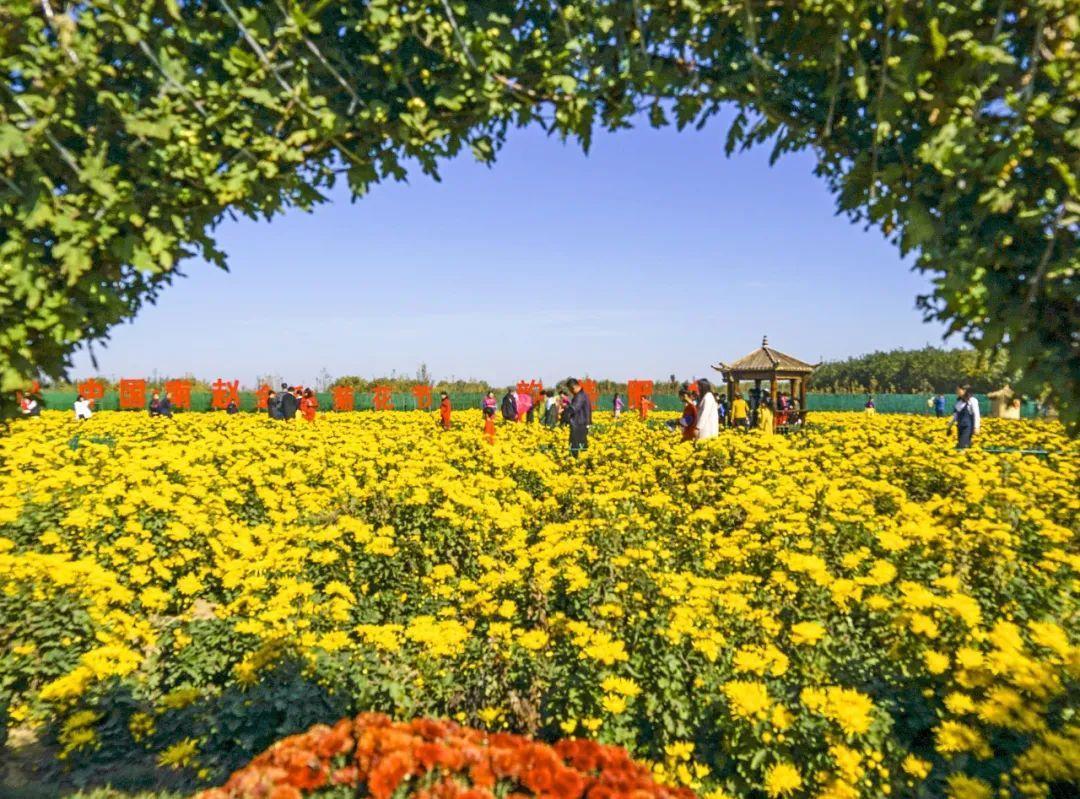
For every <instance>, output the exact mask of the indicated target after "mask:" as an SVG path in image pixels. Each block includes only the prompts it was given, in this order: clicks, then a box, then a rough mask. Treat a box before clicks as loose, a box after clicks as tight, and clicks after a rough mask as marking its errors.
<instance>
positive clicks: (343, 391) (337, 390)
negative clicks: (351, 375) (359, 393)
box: [330, 386, 356, 411]
mask: <svg viewBox="0 0 1080 799" xmlns="http://www.w3.org/2000/svg"><path fill="white" fill-rule="evenodd" d="M330 393H331V394H332V395H333V397H334V410H335V411H351V410H352V409H353V403H354V398H355V396H356V391H355V390H354V389H353V387H352V386H334V387H333V388H332V389H331V390H330Z"/></svg>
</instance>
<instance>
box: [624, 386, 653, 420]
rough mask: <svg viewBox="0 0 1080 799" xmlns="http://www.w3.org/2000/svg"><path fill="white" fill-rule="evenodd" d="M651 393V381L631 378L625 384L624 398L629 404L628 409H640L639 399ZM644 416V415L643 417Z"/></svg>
mask: <svg viewBox="0 0 1080 799" xmlns="http://www.w3.org/2000/svg"><path fill="white" fill-rule="evenodd" d="M652 393H653V381H651V380H631V381H630V382H628V383H627V384H626V399H627V402H628V403H629V404H630V410H641V400H642V399H643V398H645V397H651V396H652ZM643 418H644V417H643Z"/></svg>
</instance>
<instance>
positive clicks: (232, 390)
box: [210, 377, 240, 411]
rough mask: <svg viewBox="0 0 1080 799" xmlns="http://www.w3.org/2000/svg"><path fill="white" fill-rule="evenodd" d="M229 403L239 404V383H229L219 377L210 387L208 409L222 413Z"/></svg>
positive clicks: (234, 381)
mask: <svg viewBox="0 0 1080 799" xmlns="http://www.w3.org/2000/svg"><path fill="white" fill-rule="evenodd" d="M230 402H235V403H236V404H237V405H239V404H240V381H239V380H233V381H232V382H231V383H229V382H227V381H225V380H222V379H221V378H220V377H219V378H218V379H217V380H215V381H214V383H213V385H211V386H210V407H211V408H214V409H216V410H219V411H223V410H225V408H227V407H228V405H229V403H230Z"/></svg>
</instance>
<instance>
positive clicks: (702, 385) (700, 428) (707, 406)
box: [694, 378, 720, 441]
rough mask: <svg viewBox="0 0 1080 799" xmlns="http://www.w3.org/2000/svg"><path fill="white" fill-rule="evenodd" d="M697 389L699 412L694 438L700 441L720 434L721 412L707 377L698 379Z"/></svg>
mask: <svg viewBox="0 0 1080 799" xmlns="http://www.w3.org/2000/svg"><path fill="white" fill-rule="evenodd" d="M697 390H698V406H697V408H698V413H697V427H696V428H695V430H694V438H696V439H697V440H698V441H704V440H705V439H707V438H716V437H717V436H718V435H720V412H719V410H718V408H717V405H716V396H715V395H714V394H713V388H712V384H711V383H709V381H708V380H706V379H705V378H701V380H698V381H697Z"/></svg>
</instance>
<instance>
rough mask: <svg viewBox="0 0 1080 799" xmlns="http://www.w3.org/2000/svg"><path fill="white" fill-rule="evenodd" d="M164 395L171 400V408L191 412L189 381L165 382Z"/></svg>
mask: <svg viewBox="0 0 1080 799" xmlns="http://www.w3.org/2000/svg"><path fill="white" fill-rule="evenodd" d="M165 393H166V394H168V395H169V399H170V400H172V406H173V408H176V409H180V408H183V409H184V410H185V411H190V410H191V381H190V380H166V381H165Z"/></svg>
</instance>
